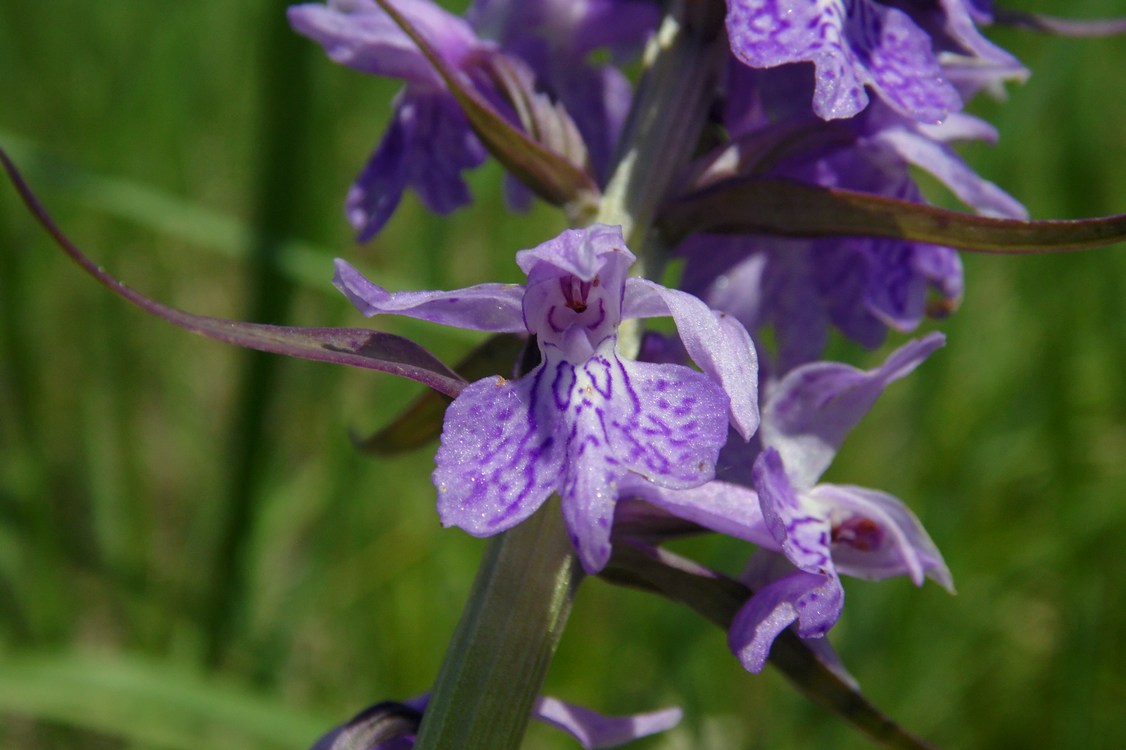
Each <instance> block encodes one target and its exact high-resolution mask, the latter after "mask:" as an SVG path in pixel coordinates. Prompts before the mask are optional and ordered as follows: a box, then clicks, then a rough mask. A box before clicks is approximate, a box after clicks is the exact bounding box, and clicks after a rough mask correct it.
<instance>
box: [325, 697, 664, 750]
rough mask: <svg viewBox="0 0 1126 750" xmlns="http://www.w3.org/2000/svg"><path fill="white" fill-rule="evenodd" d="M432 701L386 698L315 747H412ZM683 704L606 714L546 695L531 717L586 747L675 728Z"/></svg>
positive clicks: (598, 749)
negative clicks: (401, 700) (657, 708)
mask: <svg viewBox="0 0 1126 750" xmlns="http://www.w3.org/2000/svg"><path fill="white" fill-rule="evenodd" d="M428 702H429V696H427V695H423V696H420V697H418V698H414V699H411V700H409V701H406V702H404V703H394V702H384V703H377V704H376V705H374V706H369V707H368V708H365V709H364V710H363V711H361V712H360V713H358V714H356V715H355V716H354V717H353V718H352V719H350V720H349V721H348V722H347V723H345V724H342V725H340V726H339V727H336V728H335V729H333V730H332V731H330V732H328V733H327V734H325V735H324V736H323V737H321V738H320V739H319V740H317V742H316V744H314V745H313V747H312V750H410V748H413V747H414V743H415V736H416V734H417V732H418V726H419V723H420V722H421V721H422V716H423V713H424V711H425V710H426V705H427V703H428ZM682 715H683V714H682V712H681V710H680V709H679V708H666V709H663V710H660V711H651V712H647V713H639V714H632V715H629V716H605V715H603V714H600V713H597V712H596V711H591V710H590V709H587V708H582V707H581V706H575V705H573V704H570V703H567V702H565V701H561V700H559V699H558V698H552V697H550V696H543V697H540V698H537V699H536V701H535V703H534V704H533V705H532V718H533V719H536V720H537V721H540V722H543V723H544V724H549V725H551V726H553V727H555V728H557V729H560V730H562V731H564V732H566V733H567V734H569V735H571V736H572V737H574V738H575V739H576V740H578V742H579V744H580V745H582V747H583V748H585V750H602V749H603V748H612V747H619V746H620V745H624V744H626V743H627V742H632V741H633V740H636V739H640V738H642V737H648V736H649V735H652V734H657V733H658V732H664V731H666V730H668V729H672V728H673V727H674V726H676V725H677V724H678V723H680V719H681V717H682Z"/></svg>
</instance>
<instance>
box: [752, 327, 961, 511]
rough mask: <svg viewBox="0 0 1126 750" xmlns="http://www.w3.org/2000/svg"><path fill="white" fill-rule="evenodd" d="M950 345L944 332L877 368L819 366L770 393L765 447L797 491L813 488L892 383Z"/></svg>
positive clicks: (792, 374)
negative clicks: (778, 458) (779, 460)
mask: <svg viewBox="0 0 1126 750" xmlns="http://www.w3.org/2000/svg"><path fill="white" fill-rule="evenodd" d="M944 342H945V337H944V336H943V335H942V334H940V333H931V334H928V335H926V336H924V337H922V338H920V339H916V340H914V341H910V342H908V343H907V344H904V345H903V346H901V347H900V348H898V349H896V350H895V351H894V352H892V354H891V355H890V356H889V357H888V358H887V360H886V361H885V362H884V364H883V365H881V366H880V367H877V368H876V369H874V370H868V371H864V370H858V369H856V368H854V367H850V366H848V365H843V364H837V363H832V362H818V363H813V364H809V365H804V366H802V367H799V368H797V369H795V370H793V371H791V372H790V373H788V374H787V375H786V377H785V378H783V379H782V380H781V381H780V382H779V383H778V384H777V385H776V386H774V387H773V388H772V389H771V390H770V393H769V394H768V395H767V398H766V402H765V404H764V406H763V423H762V440H763V444H764V445H768V446H771V447H772V448H774V449H776V450H777V451H778V453H779V454H780V456H781V458H782V461H783V463H785V465H786V470H787V472H788V473H789V476H790V477H791V478H792V480H793V482H794V485H795V486H796V487H798V488H799V489H808V488H809V487H812V486H813V484H814V483H815V482H816V481H817V479H818V478H819V477H820V476H821V474H822V473H824V471H825V469H826V468H827V467H828V466H829V464H830V463H831V462H832V460H833V456H835V455H836V452H837V449H838V448H839V447H840V444H841V442H843V440H844V437H845V435H846V434H848V432H849V431H850V430H851V429H852V428H853V427H854V426H855V425H856V423H857V422H859V421H860V419H861V418H862V417H863V416H864V415H865V414H866V413H867V412H868V409H869V408H871V406H872V404H873V403H875V401H876V399H877V398H879V395H880V393H882V392H883V390H884V388H885V387H886V386H887V385H888V383H891V382H893V381H895V380H898V379H899V378H902V377H903V376H905V375H907V374H908V373H910V372H911V371H912V370H914V369H915V368H916V367H918V366H919V364H921V363H922V362H923V360H925V359H926V358H927V357H928V356H930V354H931V353H932V352H934V350H935V349H937V348H939V347H940V346H942V345H943V343H944ZM760 492H761V491H760Z"/></svg>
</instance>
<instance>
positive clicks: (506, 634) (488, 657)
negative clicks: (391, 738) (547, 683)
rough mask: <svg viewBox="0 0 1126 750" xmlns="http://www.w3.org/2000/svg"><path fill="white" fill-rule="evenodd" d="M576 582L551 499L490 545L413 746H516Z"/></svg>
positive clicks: (486, 749)
mask: <svg viewBox="0 0 1126 750" xmlns="http://www.w3.org/2000/svg"><path fill="white" fill-rule="evenodd" d="M581 579H582V569H581V568H580V566H579V564H578V560H577V558H576V557H575V554H574V552H573V550H572V548H571V540H570V539H569V538H568V536H567V533H566V530H565V528H564V525H563V514H562V512H561V511H560V509H559V502H558V500H557V499H555V498H554V497H553V498H552V500H551V501H549V502H547V503H545V504H544V506H543V507H542V508H540V510H539V511H537V512H536V514H535V515H533V516H532V517H531V518H529V519H528V520H527V521H525V522H524V523H522V524H520V525H519V526H517V527H516V528H514V529H511V530H509V531H507V532H505V533H503V534H501V535H499V536H497V537H494V538H493V539H492V540H490V542H489V547H488V549H487V550H486V552H485V558H484V560H483V561H482V562H481V568H480V569H479V570H478V572H477V579H476V580H475V581H474V583H473V591H472V593H471V594H470V596H469V603H468V605H467V606H466V608H465V611H464V612H463V613H462V616H461V621H460V622H459V623H458V626H457V630H456V631H455V632H454V637H453V640H452V641H451V642H450V646H449V650H448V651H447V652H446V660H445V662H444V663H443V664H442V668H441V670H440V671H439V673H438V681H437V683H436V684H435V686H434V692H433V694H432V695H431V698H430V704H429V706H428V707H427V709H426V714H425V717H424V718H423V721H422V726H421V728H420V731H419V735H418V740H417V742H416V743H415V748H416V750H438V749H439V748H441V749H442V750H453V749H454V748H456V749H457V750H504V749H505V748H516V747H519V745H520V741H521V740H522V738H523V737H524V729H525V727H526V726H527V723H528V718H529V716H530V714H531V710H532V704H533V702H534V701H535V699H536V696H537V695H538V694H539V690H540V686H541V685H542V684H543V680H544V676H545V675H546V674H547V668H548V665H549V664H550V663H551V657H552V655H553V654H554V653H555V647H556V646H557V645H558V643H559V637H560V636H561V635H562V634H563V627H564V625H565V624H566V622H567V616H568V615H569V614H570V611H571V602H572V601H573V599H574V595H575V591H576V590H577V588H578V584H579V581H580V580H581Z"/></svg>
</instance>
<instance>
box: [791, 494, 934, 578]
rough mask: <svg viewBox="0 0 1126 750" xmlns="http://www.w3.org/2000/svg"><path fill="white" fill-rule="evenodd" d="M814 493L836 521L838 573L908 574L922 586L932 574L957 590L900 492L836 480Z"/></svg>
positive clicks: (814, 498) (862, 575) (813, 497)
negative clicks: (846, 483)
mask: <svg viewBox="0 0 1126 750" xmlns="http://www.w3.org/2000/svg"><path fill="white" fill-rule="evenodd" d="M808 498H809V499H810V500H812V501H814V502H816V503H818V504H820V505H822V507H823V508H824V509H825V513H826V515H827V516H828V517H829V519H830V521H831V523H832V527H833V531H832V537H833V564H834V565H835V566H836V568H837V572H838V573H841V574H843V575H850V576H854V577H856V578H866V579H869V580H880V579H883V578H890V577H892V576H898V575H907V576H910V578H911V580H912V581H913V582H914V583H915V585H916V586H921V585H922V584H923V578H924V576H926V577H930V578H932V579H933V580H935V581H937V582H938V583H939V584H941V585H942V586H943V587H945V588H946V589H948V590H950V591H951V592H952V591H953V587H954V584H953V580H952V579H951V577H950V571H949V569H947V567H946V563H945V562H944V561H943V559H942V554H941V553H940V552H939V551H938V548H937V547H936V546H935V544H934V542H933V541H931V538H930V536H929V535H928V534H927V532H926V530H925V529H924V528H923V525H922V524H921V523H920V522H919V519H918V518H916V517H915V514H914V513H912V512H911V511H910V510H909V509H908V508H907V506H905V505H904V504H903V502H902V501H901V500H899V499H898V498H895V497H892V496H891V495H888V494H887V493H884V492H878V491H876V490H870V489H865V488H863V487H853V486H848V485H834V484H819V485H817V486H816V487H814V488H813V489H811V490H810V491H809V493H808Z"/></svg>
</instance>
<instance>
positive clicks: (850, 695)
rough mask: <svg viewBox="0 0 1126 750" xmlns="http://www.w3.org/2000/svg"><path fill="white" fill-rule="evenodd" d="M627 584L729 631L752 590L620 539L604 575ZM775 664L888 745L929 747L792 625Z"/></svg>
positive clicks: (774, 652) (774, 650) (778, 644)
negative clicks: (837, 669) (857, 687)
mask: <svg viewBox="0 0 1126 750" xmlns="http://www.w3.org/2000/svg"><path fill="white" fill-rule="evenodd" d="M600 575H601V576H602V577H603V578H605V579H606V580H609V581H611V582H613V583H617V584H619V585H623V586H632V587H634V588H639V589H642V590H644V591H650V592H653V593H657V594H660V595H661V596H664V597H667V598H669V599H672V600H673V601H678V602H680V603H682V604H685V605H687V606H688V607H690V608H691V609H693V610H694V611H696V612H697V613H698V614H700V615H702V616H703V617H705V618H707V619H708V620H711V621H712V622H713V623H715V624H716V625H718V626H719V627H721V628H722V629H723V630H725V631H726V630H727V629H728V628H729V627H730V626H731V621H732V620H733V619H734V618H735V615H736V613H737V612H738V611H739V610H740V609H741V608H742V606H743V604H744V603H745V602H746V601H747V599H748V598H750V596H751V593H752V592H751V590H750V589H748V588H747V587H746V586H744V585H743V584H741V583H739V582H738V581H733V580H731V579H730V578H727V577H726V576H723V575H720V574H719V573H716V572H714V571H712V570H709V569H707V568H704V567H703V566H701V565H698V564H696V563H694V562H692V561H691V560H688V559H686V558H683V557H680V556H679V555H676V554H674V553H672V552H669V551H667V550H663V549H653V548H646V549H642V548H639V547H637V546H634V545H632V544H630V543H629V542H628V541H626V540H619V541H616V542H615V544H614V554H613V557H612V558H611V560H610V563H609V565H607V566H606V568H605V569H604V570H603V571H602V573H601V574H600ZM770 663H771V664H772V665H773V666H774V667H775V669H777V670H778V671H780V672H781V673H782V674H784V675H785V676H786V678H787V679H789V680H790V682H792V683H793V684H794V686H795V687H797V688H798V690H800V691H801V692H802V693H803V694H804V695H805V696H806V697H807V698H809V699H810V700H812V701H813V702H815V703H817V704H819V705H821V706H823V707H825V708H827V709H829V710H830V711H832V712H833V713H835V714H837V715H838V716H840V717H841V718H842V719H844V720H845V721H847V722H848V723H849V724H852V726H854V727H856V728H857V729H859V730H860V731H862V732H864V733H865V734H866V735H868V736H869V737H871V738H872V739H873V740H875V741H876V742H878V743H879V744H880V745H882V746H883V747H885V748H889V750H929V748H930V747H931V746H930V745H928V744H927V743H925V742H923V741H922V740H920V739H918V738H917V737H914V736H912V735H911V734H910V733H908V732H907V731H906V730H904V729H903V728H902V727H900V726H899V725H898V724H896V723H895V722H894V721H892V720H891V719H890V718H888V717H887V716H885V715H884V714H883V713H882V712H881V711H880V710H879V709H877V708H876V707H875V706H873V705H872V704H871V703H869V702H868V700H867V699H866V698H865V697H864V696H863V695H861V694H860V693H859V692H858V691H856V690H855V689H853V688H852V687H851V686H850V685H849V684H848V683H847V682H845V681H844V679H842V678H841V676H839V675H837V674H835V673H834V672H833V670H832V669H830V668H829V667H828V666H827V665H826V664H824V663H823V662H822V661H821V660H820V659H818V658H817V655H816V654H814V653H813V651H811V650H810V649H809V647H808V646H806V645H805V644H804V643H802V640H801V639H800V638H799V637H798V636H797V634H796V633H795V632H794V631H793V630H792V629H787V630H784V631H782V634H781V635H779V636H778V637H777V638H776V639H775V640H774V645H773V646H772V647H771V649H770Z"/></svg>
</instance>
